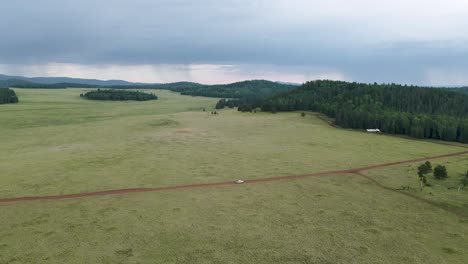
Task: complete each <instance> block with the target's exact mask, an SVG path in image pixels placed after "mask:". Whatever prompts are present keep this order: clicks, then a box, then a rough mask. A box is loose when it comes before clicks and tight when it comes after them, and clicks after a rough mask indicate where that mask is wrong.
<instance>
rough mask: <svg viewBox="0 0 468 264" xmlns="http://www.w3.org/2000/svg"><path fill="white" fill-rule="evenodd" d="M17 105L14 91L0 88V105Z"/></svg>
mask: <svg viewBox="0 0 468 264" xmlns="http://www.w3.org/2000/svg"><path fill="white" fill-rule="evenodd" d="M14 103H18V97H17V96H16V93H15V91H13V90H11V89H8V88H0V104H14Z"/></svg>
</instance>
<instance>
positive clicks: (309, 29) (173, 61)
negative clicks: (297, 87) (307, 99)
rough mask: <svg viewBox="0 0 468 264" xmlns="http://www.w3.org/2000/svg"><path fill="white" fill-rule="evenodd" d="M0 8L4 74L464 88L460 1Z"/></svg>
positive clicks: (466, 23)
mask: <svg viewBox="0 0 468 264" xmlns="http://www.w3.org/2000/svg"><path fill="white" fill-rule="evenodd" d="M408 2H409V3H408ZM2 10H3V12H2V16H0V30H1V31H2V32H3V35H2V36H1V38H0V39H1V41H0V58H1V60H0V73H3V74H9V75H22V76H27V77H37V76H43V77H58V76H66V77H76V78H92V79H123V80H128V81H133V82H158V83H162V82H174V81H194V82H200V83H207V84H212V83H229V82H234V81H241V80H247V79H269V80H273V81H283V82H295V83H302V82H305V81H308V80H314V79H333V80H347V81H358V82H387V83H389V82H395V83H403V84H419V85H431V86H462V85H468V45H467V44H468V16H467V15H468V2H466V1H462V0H448V1H436V0H425V1H422V0H414V1H411V2H410V1H403V0H396V1H371V0H348V1H344V0H330V1H326V2H324V1H305V0H289V1H285V0H271V1H266V0H260V1H247V0H238V1H234V0H218V1H214V0H202V1H197V3H196V4H195V3H193V1H183V0H177V1H169V0H160V1H150V0H134V1H127V0H116V1H106V0H98V1H92V0H82V1H70V0H61V1H59V0H42V1H34V2H31V1H26V0H18V1H14V2H6V3H2Z"/></svg>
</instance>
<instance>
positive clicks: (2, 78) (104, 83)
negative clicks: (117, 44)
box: [0, 74, 144, 86]
mask: <svg viewBox="0 0 468 264" xmlns="http://www.w3.org/2000/svg"><path fill="white" fill-rule="evenodd" d="M7 80H16V81H26V82H31V83H37V84H57V83H75V84H86V85H95V86H114V85H142V84H144V83H132V82H127V81H122V80H107V81H102V80H96V79H80V78H69V77H31V78H29V77H22V76H10V75H4V74H0V82H1V81H7Z"/></svg>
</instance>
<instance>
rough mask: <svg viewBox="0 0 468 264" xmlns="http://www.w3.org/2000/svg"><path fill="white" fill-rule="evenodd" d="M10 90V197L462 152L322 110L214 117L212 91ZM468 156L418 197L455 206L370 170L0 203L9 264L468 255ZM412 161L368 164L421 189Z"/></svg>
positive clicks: (4, 179) (2, 180)
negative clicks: (461, 184) (455, 186)
mask: <svg viewBox="0 0 468 264" xmlns="http://www.w3.org/2000/svg"><path fill="white" fill-rule="evenodd" d="M83 91H84V90H83ZM16 92H17V94H18V96H19V98H20V104H17V105H5V106H1V107H0V120H1V125H0V135H1V136H0V168H1V171H0V198H4V197H19V196H35V195H51V194H52V195H54V194H68V193H81V192H91V191H101V190H109V189H120V188H131V187H159V186H173V185H181V184H193V183H209V182H218V181H226V180H234V179H238V178H242V179H256V178H266V177H273V176H283V175H291V174H304V173H311V172H320V171H329V170H339V169H347V168H354V167H363V166H368V165H374V164H380V163H386V162H393V161H400V160H406V159H414V158H420V157H425V156H434V155H440V154H447V153H454V152H460V151H464V150H466V148H465V146H464V145H460V144H455V145H446V144H439V142H435V143H434V142H426V141H420V140H411V139H405V138H399V137H390V136H382V135H371V134H366V133H363V132H359V131H351V130H341V129H336V128H333V127H330V126H328V125H327V124H326V122H324V121H322V120H320V119H318V118H317V117H316V116H315V115H313V114H309V115H307V116H306V117H301V116H300V115H299V114H298V113H285V114H267V113H257V114H250V113H249V114H247V113H244V114H242V113H238V112H236V111H234V110H226V111H221V113H220V115H210V114H209V113H207V112H203V111H201V109H202V108H203V107H206V108H207V110H210V109H211V108H212V107H213V106H214V104H215V102H216V99H209V98H202V97H187V96H180V95H177V94H174V93H171V92H167V91H155V93H156V94H157V95H158V97H159V98H160V99H159V100H157V101H149V102H96V101H88V100H85V99H80V97H79V94H80V93H81V92H82V91H81V90H79V89H67V90H26V89H25V90H23V89H18V90H16ZM467 158H468V155H467V156H460V157H454V158H449V159H443V160H440V161H433V164H438V163H440V164H443V163H447V164H448V170H449V172H451V175H450V178H449V180H447V181H445V182H443V183H441V184H439V183H437V185H434V187H433V188H431V189H432V190H429V189H427V190H425V191H424V192H422V193H419V192H416V191H414V190H413V191H410V192H412V193H414V195H418V196H420V197H423V198H427V199H433V200H438V199H440V201H438V202H443V203H444V204H448V205H449V206H450V208H452V207H454V208H456V211H454V210H447V208H446V207H443V206H435V205H433V204H430V203H426V202H422V201H421V200H418V199H414V198H413V197H409V196H405V195H402V194H400V193H398V192H393V191H389V190H386V189H383V188H381V187H379V186H378V185H376V184H375V183H374V182H372V181H369V179H366V178H364V177H362V176H360V175H333V176H326V177H321V178H305V179H298V180H290V181H283V182H272V183H262V184H260V183H259V184H252V185H238V186H231V187H213V188H206V189H191V190H178V191H168V192H159V193H136V194H128V195H118V196H107V197H94V198H84V199H76V200H61V201H36V202H24V203H11V204H0V223H1V226H0V263H466V262H467V261H468V254H467V252H466V250H465V249H466V248H468V242H467V241H468V222H467V220H466V218H465V217H464V216H463V214H460V213H459V212H460V211H462V210H463V208H464V206H465V207H466V203H467V200H466V197H467V190H465V191H462V192H460V193H458V192H456V191H448V190H447V188H445V187H444V186H443V185H444V184H445V185H447V186H448V185H452V183H451V181H456V180H457V179H456V178H455V177H458V176H457V175H455V174H456V173H458V171H460V172H462V171H463V170H462V169H468V168H464V167H465V165H468V162H467ZM408 166H409V167H408ZM415 166H416V165H402V166H396V167H394V168H385V169H380V170H375V171H367V172H364V174H365V175H366V176H368V177H371V178H372V179H375V180H376V181H378V182H379V183H381V184H384V185H385V186H389V188H399V187H401V186H415V187H417V186H418V179H417V176H416V174H415V172H414V168H415ZM408 168H409V169H410V170H413V171H411V172H409V173H408V172H407V170H408ZM434 181H435V180H431V182H434ZM430 193H432V194H430ZM467 208H468V207H467ZM467 210H468V209H467Z"/></svg>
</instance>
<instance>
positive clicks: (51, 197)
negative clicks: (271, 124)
mask: <svg viewBox="0 0 468 264" xmlns="http://www.w3.org/2000/svg"><path fill="white" fill-rule="evenodd" d="M465 154H468V151H463V152H457V153H451V154H445V155H438V156H432V157H425V158H418V159H413V160H405V161H397V162H390V163H384V164H378V165H371V166H367V167H361V168H354V169H347V170H337V171H326V172H317V173H311V174H303V175H290V176H280V177H271V178H263V179H253V180H247V181H245V183H244V184H250V183H263V182H272V181H281V180H292V179H301V178H306V177H318V176H327V175H336V174H347V173H357V172H361V171H367V170H373V169H379V168H384V167H389V166H395V165H400V164H406V163H414V162H419V161H425V160H433V159H441V158H449V157H455V156H461V155H465ZM230 185H236V184H235V183H234V182H233V181H229V182H216V183H202V184H191V185H179V186H168V187H155V188H130V189H118V190H108V191H99V192H89V193H75V194H64V195H49V196H30V197H16V198H0V203H13V202H23V201H39V200H60V199H71V198H82V197H92V196H104V195H117V194H127V193H141V192H159V191H172V190H180V189H195V188H207V187H216V186H230Z"/></svg>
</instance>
